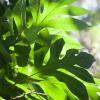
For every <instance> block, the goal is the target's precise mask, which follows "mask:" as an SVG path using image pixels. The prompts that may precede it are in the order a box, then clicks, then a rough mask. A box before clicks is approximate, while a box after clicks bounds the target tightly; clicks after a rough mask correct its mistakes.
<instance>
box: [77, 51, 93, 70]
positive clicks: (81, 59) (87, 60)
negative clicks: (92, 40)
mask: <svg viewBox="0 0 100 100" xmlns="http://www.w3.org/2000/svg"><path fill="white" fill-rule="evenodd" d="M76 59H77V64H78V65H79V66H81V67H83V68H87V69H88V68H90V66H91V65H92V63H93V62H94V61H95V59H94V57H93V56H92V55H90V54H88V53H86V52H80V53H79V55H78V56H77V57H76Z"/></svg>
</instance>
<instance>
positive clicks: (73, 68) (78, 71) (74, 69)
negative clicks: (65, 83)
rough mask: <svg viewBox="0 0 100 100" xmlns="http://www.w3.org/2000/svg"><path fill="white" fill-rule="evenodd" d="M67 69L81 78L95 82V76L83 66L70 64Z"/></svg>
mask: <svg viewBox="0 0 100 100" xmlns="http://www.w3.org/2000/svg"><path fill="white" fill-rule="evenodd" d="M65 69H66V70H68V71H70V72H71V73H73V74H74V75H76V76H77V77H79V78H80V79H82V80H84V81H86V82H91V83H94V80H93V77H92V76H91V75H90V74H89V72H88V71H87V70H85V69H83V68H80V67H77V66H69V67H66V68H65Z"/></svg>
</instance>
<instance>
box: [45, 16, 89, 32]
mask: <svg viewBox="0 0 100 100" xmlns="http://www.w3.org/2000/svg"><path fill="white" fill-rule="evenodd" d="M46 24H47V26H49V27H52V28H57V29H62V30H65V31H71V32H72V31H75V30H82V29H85V28H87V27H88V25H87V24H86V23H85V22H83V21H81V20H78V19H74V18H69V17H60V18H59V17H57V18H56V17H55V18H53V19H51V20H48V22H47V23H46Z"/></svg>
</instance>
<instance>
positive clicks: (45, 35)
mask: <svg viewBox="0 0 100 100" xmlns="http://www.w3.org/2000/svg"><path fill="white" fill-rule="evenodd" d="M74 1H75V0H15V1H14V0H11V1H10V2H11V5H9V7H5V6H1V7H3V8H5V9H3V10H2V11H1V12H0V23H1V24H0V34H1V35H0V96H1V98H4V99H7V100H11V99H21V100H26V99H27V100H28V99H29V100H42V99H43V100H67V99H68V100H76V99H82V100H89V97H90V95H89V93H88V87H86V85H85V84H92V85H93V84H94V79H93V77H92V76H91V75H90V74H89V72H88V71H87V69H88V68H89V67H90V66H91V65H92V63H93V61H94V58H93V57H92V56H91V55H90V54H87V53H85V52H80V50H79V49H80V47H81V46H80V44H79V43H77V42H75V41H74V40H73V39H72V38H70V37H69V36H68V35H67V34H66V31H67V32H69V31H76V30H82V29H84V28H87V27H88V25H87V24H86V23H85V22H83V21H81V20H78V19H75V18H74V16H80V15H83V14H85V13H87V10H86V9H84V8H81V7H79V6H73V5H70V4H71V3H73V2H74ZM93 86H94V85H93ZM93 89H94V87H93ZM95 89H96V91H99V90H97V88H95ZM95 98H96V99H98V97H97V95H96V96H95Z"/></svg>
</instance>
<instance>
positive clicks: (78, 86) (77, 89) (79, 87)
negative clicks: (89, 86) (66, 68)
mask: <svg viewBox="0 0 100 100" xmlns="http://www.w3.org/2000/svg"><path fill="white" fill-rule="evenodd" d="M55 77H57V79H58V80H60V81H62V82H65V83H66V85H67V86H68V88H69V89H70V91H71V92H72V93H74V94H75V95H76V96H77V97H78V98H79V99H82V100H89V97H88V94H87V90H86V88H85V86H84V85H83V83H81V82H80V81H78V80H76V79H75V78H73V77H72V76H70V75H67V74H64V73H61V72H58V71H57V72H55Z"/></svg>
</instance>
